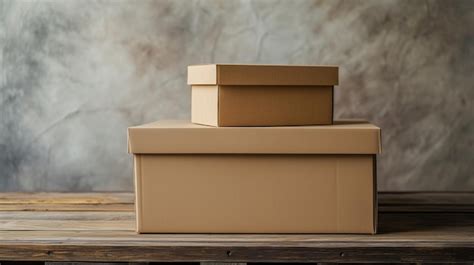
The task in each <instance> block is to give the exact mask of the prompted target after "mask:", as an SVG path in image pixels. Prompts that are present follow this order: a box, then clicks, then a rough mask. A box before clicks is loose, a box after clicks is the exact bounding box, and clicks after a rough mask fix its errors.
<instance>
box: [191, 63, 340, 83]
mask: <svg viewBox="0 0 474 265" xmlns="http://www.w3.org/2000/svg"><path fill="white" fill-rule="evenodd" d="M188 84H189V85H294V86H297V85H299V86H334V85H338V84H339V68H338V67H337V66H309V65H239V64H208V65H190V66H188Z"/></svg>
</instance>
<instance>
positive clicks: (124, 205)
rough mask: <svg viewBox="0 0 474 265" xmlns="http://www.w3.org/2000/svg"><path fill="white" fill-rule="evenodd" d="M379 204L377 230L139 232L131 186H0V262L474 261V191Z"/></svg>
mask: <svg viewBox="0 0 474 265" xmlns="http://www.w3.org/2000/svg"><path fill="white" fill-rule="evenodd" d="M379 210H380V214H379V234H377V235H314V234H313V235H304V234H293V235H283V234H272V235H264V234H240V235H229V234H217V235H209V234H154V235H151V234H147V235H138V234H136V233H135V232H134V225H135V222H134V220H135V219H134V218H135V217H134V212H133V194H131V193H33V194H31V193H0V261H41V262H43V261H91V262H171V261H172V262H404V263H408V262H468V261H470V262H472V261H474V193H381V194H380V196H379Z"/></svg>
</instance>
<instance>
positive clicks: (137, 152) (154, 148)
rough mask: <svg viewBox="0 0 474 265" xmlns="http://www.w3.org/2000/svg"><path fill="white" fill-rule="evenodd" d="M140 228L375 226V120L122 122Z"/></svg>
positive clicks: (366, 229) (368, 229) (349, 229)
mask: <svg viewBox="0 0 474 265" xmlns="http://www.w3.org/2000/svg"><path fill="white" fill-rule="evenodd" d="M128 137H129V152H130V153H133V154H134V167H135V184H136V212H137V215H136V216H137V231H138V232H140V233H375V231H376V226H377V225H376V219H377V218H376V217H377V203H376V167H375V161H376V154H377V153H379V152H380V129H379V128H377V127H376V126H374V125H371V124H368V123H365V122H347V121H346V122H336V123H335V125H332V126H297V127H230V128H215V127H208V126H202V125H197V124H192V123H189V122H155V123H151V124H146V125H142V126H137V127H131V128H129V129H128Z"/></svg>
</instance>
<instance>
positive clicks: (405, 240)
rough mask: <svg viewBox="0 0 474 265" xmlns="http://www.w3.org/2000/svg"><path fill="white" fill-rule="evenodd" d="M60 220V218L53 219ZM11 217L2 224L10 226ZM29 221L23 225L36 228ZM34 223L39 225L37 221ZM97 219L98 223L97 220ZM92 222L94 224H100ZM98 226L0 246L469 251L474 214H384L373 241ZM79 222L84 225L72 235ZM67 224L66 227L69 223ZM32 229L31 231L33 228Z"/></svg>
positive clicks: (18, 233)
mask: <svg viewBox="0 0 474 265" xmlns="http://www.w3.org/2000/svg"><path fill="white" fill-rule="evenodd" d="M58 214H59V213H58ZM13 218H14V216H10V217H8V218H6V219H9V220H13ZM31 218H34V217H32V216H31V217H27V218H24V219H23V220H25V221H28V220H29V221H31V222H32V223H33V224H34V222H35V220H34V219H31ZM38 218H39V219H44V218H42V217H41V216H40V217H38ZM100 218H101V217H100ZM100 218H97V217H94V218H92V220H93V221H98V222H100V221H101V220H100ZM107 218H108V220H102V223H100V224H99V225H98V223H96V222H90V223H89V222H88V221H90V217H87V216H83V217H81V216H80V215H78V216H77V217H74V218H73V219H74V220H72V221H68V220H66V218H63V220H62V221H63V222H64V224H63V225H61V226H57V227H56V228H54V227H49V226H48V227H47V228H45V229H34V230H30V229H28V228H29V226H27V227H22V226H21V225H18V226H15V225H12V226H11V227H10V228H5V227H3V226H2V230H3V231H0V242H3V243H9V244H10V243H18V244H29V243H38V244H47V243H54V244H68V243H74V242H75V243H77V244H78V245H81V244H92V245H94V244H97V245H110V244H118V245H127V244H132V245H133V246H135V247H138V246H156V245H160V246H161V245H176V246H183V245H195V244H197V245H199V244H207V246H210V245H214V246H219V245H238V246H280V247H281V246H300V247H310V246H313V247H314V246H318V245H327V244H330V245H332V246H334V247H339V246H349V245H352V246H361V245H367V246H369V245H373V244H375V245H379V246H388V245H390V246H412V247H418V246H425V245H426V244H430V245H436V244H439V245H443V246H448V245H450V246H458V245H460V244H465V245H469V246H470V245H474V214H457V213H455V214H438V213H423V214H413V213H412V214H405V213H386V214H381V215H380V226H379V234H377V235H351V234H340V235H334V234H333V235H331V234H318V235H314V234H288V235H286V234H141V235H139V234H136V233H135V232H134V230H133V228H134V227H133V226H124V227H118V228H117V229H116V230H112V229H109V228H105V229H104V226H106V225H107V224H109V223H112V224H113V225H114V226H115V225H116V224H114V223H115V222H123V221H124V220H127V219H128V220H130V221H133V220H134V219H133V216H131V215H129V216H124V215H122V213H120V214H119V215H117V216H113V215H112V216H108V217H107ZM81 220H85V224H83V225H82V226H80V227H78V228H77V229H73V228H74V225H75V224H76V223H77V222H80V221H81ZM69 222H70V223H71V224H68V223H69ZM32 226H34V225H32Z"/></svg>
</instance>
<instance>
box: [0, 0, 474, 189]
mask: <svg viewBox="0 0 474 265" xmlns="http://www.w3.org/2000/svg"><path fill="white" fill-rule="evenodd" d="M473 10H474V1H470V0H467V1H442V0H439V1H411V0H407V1H395V0H384V1H380V0H372V1H263V0H262V1H244V0H242V1H211V0H209V1H186V0H182V1H145V0H140V1H132V0H130V1H114V0H102V1H86V0H80V1H59V0H58V1H28V2H25V1H15V0H0V51H1V53H0V115H1V116H0V190H1V191H16V190H23V191H33V190H45V191H46V190H48V191H49V190H56V191H71V190H72V191H92V190H132V187H133V180H132V164H131V157H130V155H128V154H127V152H126V149H127V148H126V146H127V145H126V128H127V127H128V126H131V125H137V124H140V123H144V122H150V121H154V120H157V119H170V118H189V117H190V114H189V112H190V90H189V88H188V86H187V85H186V83H185V78H186V66H187V65H188V64H199V63H215V62H220V63H278V64H335V65H340V67H341V70H340V74H341V82H340V84H341V85H340V86H339V87H338V88H337V95H336V116H337V117H363V118H367V119H369V120H370V121H372V122H374V123H376V124H378V125H379V126H381V127H382V128H383V144H384V154H383V155H381V157H380V162H379V188H380V189H382V190H428V189H429V190H474V176H473V173H474V169H473V167H474V152H473V139H474V105H473V99H474V88H473V84H474V78H473V76H474V50H473V47H474V15H473Z"/></svg>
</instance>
